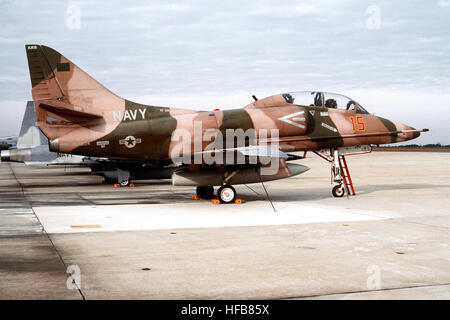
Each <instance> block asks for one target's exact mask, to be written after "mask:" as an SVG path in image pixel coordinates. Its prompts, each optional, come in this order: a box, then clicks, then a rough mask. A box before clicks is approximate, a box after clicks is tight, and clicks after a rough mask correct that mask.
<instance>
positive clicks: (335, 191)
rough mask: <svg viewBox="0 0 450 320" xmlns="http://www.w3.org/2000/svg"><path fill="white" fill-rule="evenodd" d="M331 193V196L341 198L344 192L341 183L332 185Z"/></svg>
mask: <svg viewBox="0 0 450 320" xmlns="http://www.w3.org/2000/svg"><path fill="white" fill-rule="evenodd" d="M331 193H333V197H335V198H342V197H343V196H344V194H345V189H344V186H343V185H342V184H338V185H337V186H334V187H333V190H332V191H331Z"/></svg>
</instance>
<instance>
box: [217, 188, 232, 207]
mask: <svg viewBox="0 0 450 320" xmlns="http://www.w3.org/2000/svg"><path fill="white" fill-rule="evenodd" d="M217 197H218V198H219V200H220V203H233V202H234V201H235V200H236V190H235V189H234V188H233V187H232V186H230V185H223V186H221V187H220V188H219V189H218V190H217Z"/></svg>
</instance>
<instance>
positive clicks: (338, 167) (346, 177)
mask: <svg viewBox="0 0 450 320" xmlns="http://www.w3.org/2000/svg"><path fill="white" fill-rule="evenodd" d="M314 153H315V154H317V155H318V156H320V157H321V158H323V159H325V160H327V161H328V162H330V163H331V183H334V184H335V186H334V187H333V188H332V189H331V193H332V194H333V197H335V198H342V197H343V196H344V194H345V193H347V194H348V195H353V196H354V195H355V189H354V188H353V182H352V178H351V177H350V171H349V169H348V166H347V161H346V160H345V157H344V154H343V152H342V154H341V153H340V152H339V149H330V154H329V155H328V154H324V153H322V152H318V151H317V152H316V151H314Z"/></svg>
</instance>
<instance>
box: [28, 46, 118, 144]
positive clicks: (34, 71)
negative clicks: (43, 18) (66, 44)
mask: <svg viewBox="0 0 450 320" xmlns="http://www.w3.org/2000/svg"><path fill="white" fill-rule="evenodd" d="M25 48H26V52H27V58H28V67H29V70H30V78H31V85H32V90H31V91H32V96H33V100H34V104H35V109H36V116H37V125H38V127H39V128H40V129H41V130H42V131H43V132H44V134H45V135H46V136H47V137H49V139H53V138H55V137H58V136H61V135H63V134H66V133H68V132H70V130H73V129H74V128H75V127H80V126H83V127H89V126H93V125H96V124H98V123H101V122H102V121H103V122H104V119H103V117H104V115H105V112H104V111H106V110H112V109H111V108H116V109H117V108H120V107H121V106H122V105H124V100H123V99H122V98H120V97H118V96H116V95H115V94H113V93H112V92H111V91H109V90H108V89H106V88H105V87H104V86H102V85H101V84H100V83H98V82H97V81H96V80H94V79H93V78H92V77H90V76H89V75H88V74H87V73H85V72H84V71H83V70H81V69H80V68H79V67H78V66H77V65H75V64H74V63H73V62H71V61H70V60H69V59H67V58H66V57H64V56H63V55H62V54H60V53H59V52H57V51H55V50H53V49H52V48H49V47H46V46H42V45H37V44H28V45H26V46H25ZM49 119H50V120H49ZM55 120H56V121H55Z"/></svg>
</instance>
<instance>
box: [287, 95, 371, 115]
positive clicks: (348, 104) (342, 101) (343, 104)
mask: <svg viewBox="0 0 450 320" xmlns="http://www.w3.org/2000/svg"><path fill="white" fill-rule="evenodd" d="M281 95H282V96H283V98H284V99H285V100H286V102H287V103H291V104H296V105H301V106H311V107H326V108H335V109H342V110H350V111H356V113H368V112H367V110H366V109H364V108H363V107H361V106H360V105H359V104H358V103H357V102H356V101H354V100H352V99H350V98H349V97H346V96H343V95H341V94H336V93H330V92H320V91H296V92H288V93H283V94H281Z"/></svg>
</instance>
